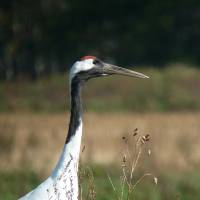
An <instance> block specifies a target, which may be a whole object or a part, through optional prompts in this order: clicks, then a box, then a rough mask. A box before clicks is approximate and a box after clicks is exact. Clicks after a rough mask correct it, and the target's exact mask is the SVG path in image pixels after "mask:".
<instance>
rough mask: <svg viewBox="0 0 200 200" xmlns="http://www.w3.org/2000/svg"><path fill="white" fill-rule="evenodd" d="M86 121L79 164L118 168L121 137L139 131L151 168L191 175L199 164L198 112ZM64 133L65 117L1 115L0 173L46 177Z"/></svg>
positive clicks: (90, 115)
mask: <svg viewBox="0 0 200 200" xmlns="http://www.w3.org/2000/svg"><path fill="white" fill-rule="evenodd" d="M84 122H85V126H84V135H83V142H82V144H83V145H85V150H84V154H83V156H82V160H83V161H91V162H97V163H103V164H112V163H116V162H118V163H119V162H120V159H121V155H122V149H123V148H124V146H123V142H122V140H121V138H122V137H123V136H125V137H126V136H127V134H128V133H130V132H131V131H133V130H134V129H135V128H136V127H137V128H138V129H139V130H140V131H141V133H142V134H149V133H150V134H151V140H152V144H153V145H152V146H151V150H152V153H151V162H150V163H149V161H148V165H149V166H150V167H151V168H152V169H155V170H156V171H161V170H162V171H164V170H165V169H168V170H170V169H179V170H190V169H193V168H195V167H196V166H198V164H199V161H200V149H199V143H200V137H199V130H200V123H199V122H200V113H165V114H163V113H162V114H160V113H151V114H136V113H110V114H106V113H102V114H95V113H87V114H85V116H84ZM67 128H68V116H67V115H66V114H51V115H49V114H22V113H17V114H1V115H0V146H1V149H0V150H1V151H0V163H1V165H0V168H11V169H13V168H19V167H22V166H23V167H24V166H25V167H31V168H32V169H33V170H36V171H37V172H39V173H41V174H48V173H49V172H50V171H51V169H52V168H53V167H54V166H55V163H56V162H57V159H58V158H59V154H60V152H61V150H62V147H63V144H64V141H65V137H66V133H67ZM147 150H148V148H147ZM119 155H120V156H119ZM143 165H144V166H145V162H142V164H141V165H140V168H141V169H142V168H143Z"/></svg>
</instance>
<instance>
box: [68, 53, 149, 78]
mask: <svg viewBox="0 0 200 200" xmlns="http://www.w3.org/2000/svg"><path fill="white" fill-rule="evenodd" d="M113 74H120V75H124V76H132V77H138V78H149V77H148V76H146V75H144V74H142V73H139V72H136V71H133V70H129V69H126V68H122V67H118V66H115V65H111V64H108V63H105V62H103V61H101V60H100V59H98V58H96V57H95V56H84V57H82V58H81V59H80V60H79V61H77V62H75V63H74V65H73V66H72V68H71V70H70V80H72V78H74V77H77V78H79V79H80V80H81V81H87V80H89V79H91V78H95V77H100V76H106V75H113Z"/></svg>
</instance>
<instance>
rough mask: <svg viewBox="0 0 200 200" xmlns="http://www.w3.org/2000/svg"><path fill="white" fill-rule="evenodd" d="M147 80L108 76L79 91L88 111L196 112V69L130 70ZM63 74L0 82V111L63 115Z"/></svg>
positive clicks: (199, 100) (199, 103) (199, 86)
mask: <svg viewBox="0 0 200 200" xmlns="http://www.w3.org/2000/svg"><path fill="white" fill-rule="evenodd" d="M134 70H137V71H141V72H143V73H145V74H147V75H149V76H150V77H151V78H150V79H148V80H147V79H145V80H143V79H136V78H130V77H123V76H111V77H104V78H99V79H94V80H91V81H89V82H88V83H87V84H86V85H85V87H84V91H83V97H84V104H85V108H86V109H87V110H89V111H95V112H102V111H104V112H108V111H124V110H126V111H143V112H148V111H154V112H155V111H174V110H176V111H180V110H181V111H191V110H192V111H197V110H200V92H199V91H200V70H199V69H197V68H192V67H186V66H184V65H181V64H179V65H178V64H176V65H173V66H168V67H166V68H164V69H161V70H159V69H154V68H151V67H144V68H140V67H137V68H134ZM68 92H69V89H68V78H67V73H66V74H63V75H55V76H51V77H46V78H43V79H40V80H37V81H35V82H29V81H25V80H18V81H16V82H2V83H0V112H8V111H10V112H13V111H15V112H17V111H19V112H22V111H26V112H41V111H42V112H60V111H61V112H63V111H65V110H66V109H67V108H68V107H69V106H68V105H69V98H68Z"/></svg>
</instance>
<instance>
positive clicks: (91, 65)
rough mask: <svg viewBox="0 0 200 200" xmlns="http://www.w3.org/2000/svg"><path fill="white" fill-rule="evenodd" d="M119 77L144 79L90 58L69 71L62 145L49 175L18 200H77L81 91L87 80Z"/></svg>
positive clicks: (80, 133)
mask: <svg viewBox="0 0 200 200" xmlns="http://www.w3.org/2000/svg"><path fill="white" fill-rule="evenodd" d="M113 74H121V75H126V76H133V77H139V78H148V77H147V76H146V75H144V74H142V73H139V72H135V71H132V70H128V69H125V68H121V67H117V66H114V65H110V64H107V63H104V62H102V61H101V60H99V59H97V58H96V57H94V56H85V57H82V58H81V60H80V61H77V62H76V63H75V64H74V65H73V66H72V68H71V70H70V76H69V79H70V94H71V115H70V123H69V130H68V134H67V138H66V142H65V145H64V148H63V151H62V154H61V156H60V159H59V161H58V163H57V165H56V167H55V169H54V170H53V172H52V174H51V175H50V176H49V177H48V178H47V179H46V180H45V181H44V182H43V183H41V184H40V185H39V186H38V187H36V188H35V189H34V190H32V191H31V192H29V193H28V194H26V195H25V196H23V197H21V198H20V199H19V200H77V199H78V163H79V153H80V146H81V137H82V126H83V123H82V104H81V102H82V101H81V88H82V86H83V85H84V83H85V82H86V81H88V80H89V79H91V78H95V77H100V76H106V75H113Z"/></svg>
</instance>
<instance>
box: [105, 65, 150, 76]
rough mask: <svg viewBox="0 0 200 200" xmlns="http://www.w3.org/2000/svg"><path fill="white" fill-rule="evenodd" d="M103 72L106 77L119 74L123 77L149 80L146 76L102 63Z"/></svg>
mask: <svg viewBox="0 0 200 200" xmlns="http://www.w3.org/2000/svg"><path fill="white" fill-rule="evenodd" d="M103 72H104V73H105V74H107V75H112V74H120V75H124V76H133V77H138V78H149V77H148V76H146V75H144V74H142V73H140V72H136V71H133V70H129V69H125V68H122V67H118V66H115V65H111V64H107V63H104V66H103Z"/></svg>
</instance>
